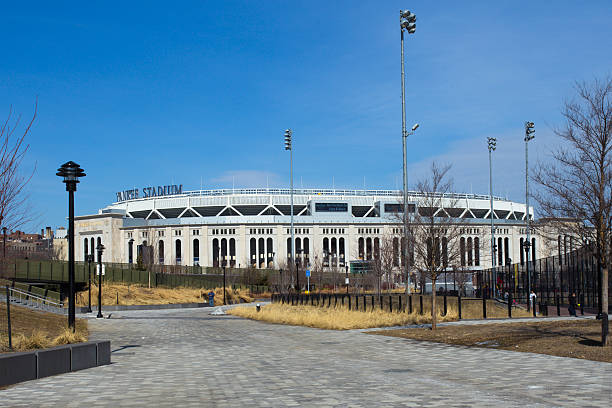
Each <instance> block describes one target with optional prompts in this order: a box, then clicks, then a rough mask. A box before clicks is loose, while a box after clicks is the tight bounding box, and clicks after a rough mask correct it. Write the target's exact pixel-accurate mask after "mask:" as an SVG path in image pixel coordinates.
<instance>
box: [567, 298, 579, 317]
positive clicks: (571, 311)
mask: <svg viewBox="0 0 612 408" xmlns="http://www.w3.org/2000/svg"><path fill="white" fill-rule="evenodd" d="M567 310H568V312H569V314H570V316H574V317H578V316H577V315H576V293H574V292H572V294H571V295H570V296H569V307H568V308H567Z"/></svg>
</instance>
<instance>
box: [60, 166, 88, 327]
mask: <svg viewBox="0 0 612 408" xmlns="http://www.w3.org/2000/svg"><path fill="white" fill-rule="evenodd" d="M55 174H56V175H57V176H59V177H62V178H63V179H64V180H63V182H64V183H65V184H66V191H67V192H68V284H69V287H70V289H69V290H70V293H69V298H68V326H69V327H70V328H72V330H73V331H74V321H75V287H74V192H75V191H76V185H77V183H78V182H79V178H80V177H85V172H84V171H83V169H82V168H81V166H79V165H78V164H76V163H75V162H73V161H69V162H66V163H64V164H62V166H61V167H60V168H59V169H57V173H55Z"/></svg>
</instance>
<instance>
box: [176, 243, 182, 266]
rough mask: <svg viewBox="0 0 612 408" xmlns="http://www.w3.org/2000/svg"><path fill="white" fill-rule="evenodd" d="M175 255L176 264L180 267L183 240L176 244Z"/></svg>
mask: <svg viewBox="0 0 612 408" xmlns="http://www.w3.org/2000/svg"><path fill="white" fill-rule="evenodd" d="M174 246H175V253H176V264H177V265H180V264H181V260H182V255H181V240H180V239H177V240H176V242H175V244H174Z"/></svg>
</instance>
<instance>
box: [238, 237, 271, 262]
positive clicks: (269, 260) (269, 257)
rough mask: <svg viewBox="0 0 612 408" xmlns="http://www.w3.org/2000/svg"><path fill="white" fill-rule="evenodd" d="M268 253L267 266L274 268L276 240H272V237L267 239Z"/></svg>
mask: <svg viewBox="0 0 612 408" xmlns="http://www.w3.org/2000/svg"><path fill="white" fill-rule="evenodd" d="M231 241H233V239H231V240H230V242H231ZM266 254H268V255H267V258H266V260H267V262H266V267H268V268H273V267H274V241H273V240H272V238H268V239H267V240H266Z"/></svg>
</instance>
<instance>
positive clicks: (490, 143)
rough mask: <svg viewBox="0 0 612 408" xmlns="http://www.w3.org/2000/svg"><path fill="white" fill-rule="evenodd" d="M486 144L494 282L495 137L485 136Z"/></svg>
mask: <svg viewBox="0 0 612 408" xmlns="http://www.w3.org/2000/svg"><path fill="white" fill-rule="evenodd" d="M487 145H488V149H489V199H490V201H491V214H490V216H491V270H492V271H493V281H494V282H495V249H496V246H495V227H494V226H493V219H494V218H495V216H494V212H493V164H492V155H491V153H492V152H493V151H495V148H496V146H497V139H496V138H494V137H487Z"/></svg>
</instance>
